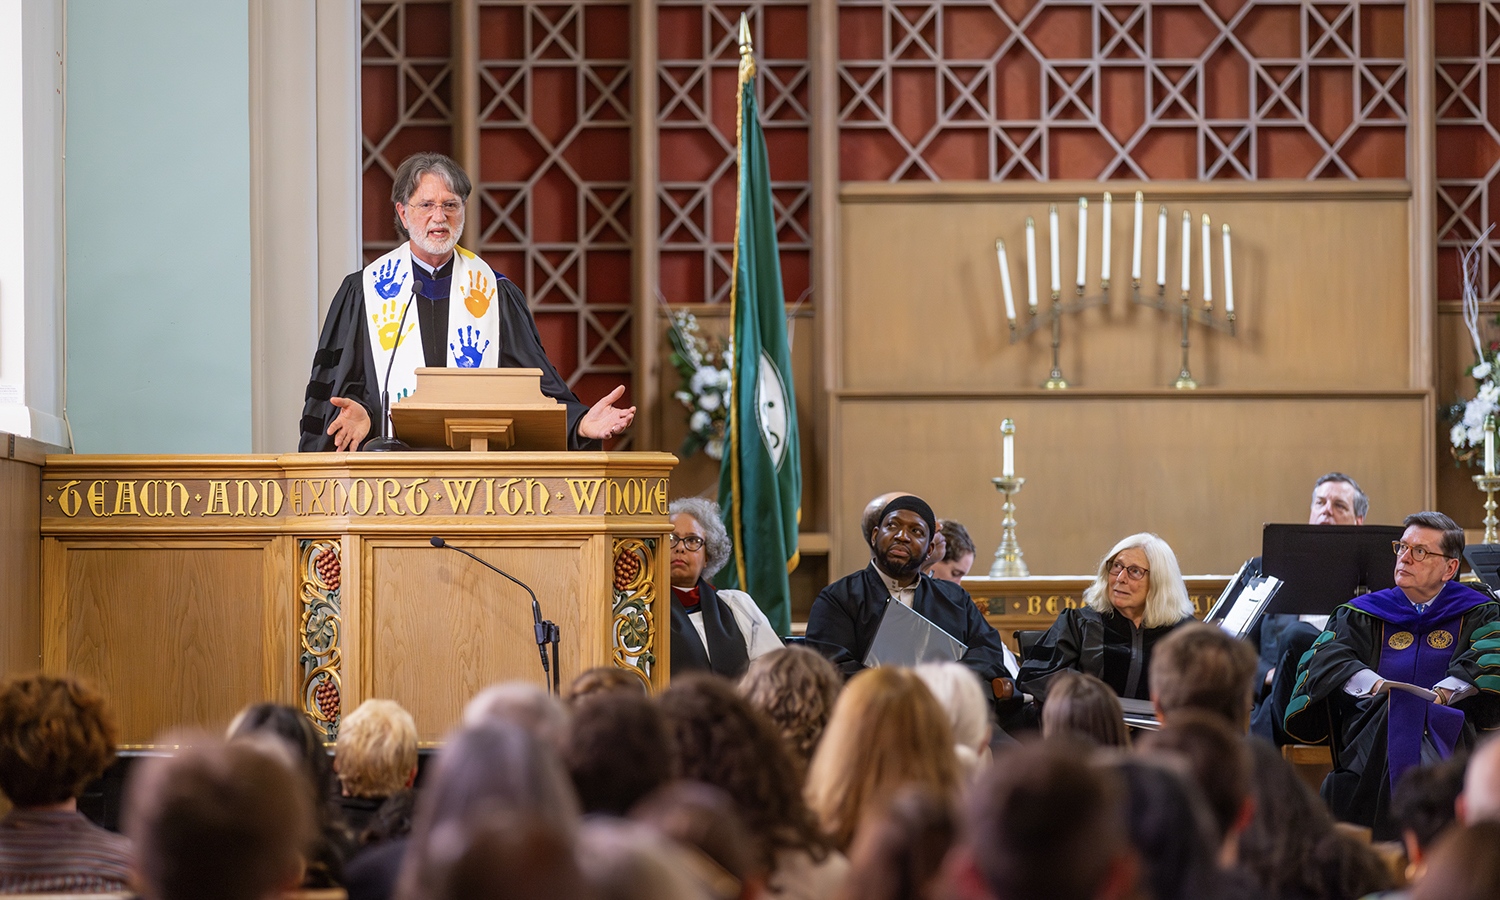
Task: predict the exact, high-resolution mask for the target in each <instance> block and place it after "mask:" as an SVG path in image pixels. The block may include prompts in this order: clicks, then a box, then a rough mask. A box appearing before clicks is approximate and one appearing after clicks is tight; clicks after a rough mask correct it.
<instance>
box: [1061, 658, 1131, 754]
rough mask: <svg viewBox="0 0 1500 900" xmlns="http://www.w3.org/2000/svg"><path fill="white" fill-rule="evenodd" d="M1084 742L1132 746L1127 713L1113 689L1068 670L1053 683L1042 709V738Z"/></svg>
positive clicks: (1088, 676)
mask: <svg viewBox="0 0 1500 900" xmlns="http://www.w3.org/2000/svg"><path fill="white" fill-rule="evenodd" d="M1069 736H1071V737H1072V738H1074V739H1083V740H1087V741H1090V742H1092V743H1094V744H1098V745H1100V746H1103V747H1128V746H1130V732H1129V729H1127V728H1126V727H1125V712H1124V710H1122V709H1121V708H1120V698H1119V697H1116V696H1115V692H1114V690H1113V689H1111V688H1110V686H1109V685H1107V684H1105V683H1104V682H1103V681H1101V680H1099V679H1098V678H1096V677H1095V676H1093V675H1085V674H1084V673H1082V672H1075V671H1073V670H1072V669H1064V670H1062V671H1061V672H1058V673H1057V676H1056V677H1055V678H1053V679H1052V686H1051V687H1050V688H1048V690H1047V703H1046V705H1044V706H1043V707H1042V737H1044V738H1053V737H1069Z"/></svg>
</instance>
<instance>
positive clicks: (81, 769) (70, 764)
mask: <svg viewBox="0 0 1500 900" xmlns="http://www.w3.org/2000/svg"><path fill="white" fill-rule="evenodd" d="M118 733H119V732H118V731H117V729H116V727H115V720H114V716H112V715H111V714H110V712H109V710H108V709H106V708H105V705H104V698H103V697H102V696H101V695H99V694H98V693H96V692H95V691H94V690H93V689H92V688H90V687H88V686H87V685H85V684H83V683H82V682H80V681H77V680H75V679H72V678H57V677H53V676H51V675H26V676H22V677H18V678H10V679H8V680H6V682H5V683H4V685H3V686H0V791H4V792H5V796H6V797H8V798H9V799H10V802H11V803H12V804H14V805H15V806H17V807H20V808H22V809H26V808H31V807H39V806H53V805H55V804H59V803H66V802H68V801H70V800H74V799H76V798H77V797H78V795H79V794H81V793H83V789H84V786H85V785H87V784H88V783H89V782H91V781H93V780H94V779H95V778H98V777H99V776H100V775H101V774H103V772H104V770H105V769H106V768H107V767H108V766H109V764H110V762H111V761H113V760H114V758H115V741H116V738H117V735H118Z"/></svg>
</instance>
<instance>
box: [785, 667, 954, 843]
mask: <svg viewBox="0 0 1500 900" xmlns="http://www.w3.org/2000/svg"><path fill="white" fill-rule="evenodd" d="M909 784H914V785H918V786H922V787H927V788H930V789H931V790H933V791H934V792H936V793H939V794H943V795H951V794H952V793H954V792H955V791H956V790H957V787H958V784H959V771H958V759H957V757H956V756H955V755H954V752H953V728H952V726H950V725H949V724H948V716H947V714H946V713H945V712H944V711H943V707H942V705H941V704H939V703H938V702H937V698H935V697H933V696H932V691H930V690H928V689H927V685H926V684H924V683H923V682H922V679H921V678H919V677H917V674H916V673H915V672H913V671H912V670H911V669H903V668H898V667H895V666H883V667H881V668H876V669H866V670H864V671H863V672H860V673H859V674H857V675H855V676H854V677H853V678H851V679H849V683H848V684H847V685H846V686H845V687H844V692H843V693H842V694H840V695H839V699H838V702H837V703H836V704H834V707H833V717H832V718H831V719H829V721H828V729H827V730H826V731H824V733H823V740H822V741H821V742H820V743H819V744H818V749H817V752H816V753H814V754H813V759H812V765H811V766H810V767H809V768H808V772H807V787H806V790H805V792H804V793H805V794H806V797H807V802H808V805H809V806H810V807H812V810H813V812H814V813H815V814H816V815H817V816H818V820H819V822H820V823H821V824H822V826H823V830H824V831H825V832H827V833H828V835H829V837H830V838H832V839H833V842H834V844H835V845H836V846H837V847H839V848H840V849H845V848H847V847H848V846H849V844H850V842H851V841H852V840H853V838H854V832H855V830H856V829H857V828H858V826H859V822H860V819H861V818H862V817H863V816H864V814H865V813H866V811H868V810H870V809H873V808H874V807H875V805H876V804H879V803H883V802H885V801H886V800H887V798H889V797H890V796H891V795H892V794H894V793H895V792H896V791H897V790H899V789H900V788H901V787H903V786H905V785H909Z"/></svg>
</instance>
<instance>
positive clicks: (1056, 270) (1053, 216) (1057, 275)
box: [1047, 203, 1062, 294]
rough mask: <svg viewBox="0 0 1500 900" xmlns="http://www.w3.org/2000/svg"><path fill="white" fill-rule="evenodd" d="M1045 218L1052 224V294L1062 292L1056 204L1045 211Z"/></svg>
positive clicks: (1060, 252) (1060, 251) (1060, 253)
mask: <svg viewBox="0 0 1500 900" xmlns="http://www.w3.org/2000/svg"><path fill="white" fill-rule="evenodd" d="M1047 218H1048V219H1050V220H1051V223H1052V293H1054V294H1057V293H1061V292H1062V250H1061V249H1059V244H1058V239H1057V204H1056V203H1054V204H1052V207H1051V208H1050V209H1048V210H1047Z"/></svg>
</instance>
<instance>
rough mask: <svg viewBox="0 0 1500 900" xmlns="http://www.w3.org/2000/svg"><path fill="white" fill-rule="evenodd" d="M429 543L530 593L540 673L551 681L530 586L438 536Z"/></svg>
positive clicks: (542, 625)
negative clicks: (451, 552) (451, 551)
mask: <svg viewBox="0 0 1500 900" xmlns="http://www.w3.org/2000/svg"><path fill="white" fill-rule="evenodd" d="M431 543H432V546H434V547H437V548H439V549H442V548H445V547H446V548H447V549H449V550H457V551H458V552H459V553H462V554H463V555H464V556H467V557H468V558H469V559H472V560H474V561H475V562H477V563H479V564H480V565H481V566H484V567H485V568H486V569H489V570H490V571H492V572H497V573H499V574H501V575H504V576H505V577H506V578H509V579H510V580H511V581H514V582H515V583H516V584H518V585H520V586H521V587H522V588H523V589H525V591H526V593H528V594H530V595H531V618H532V621H533V622H535V623H536V624H535V626H534V627H535V628H536V649H537V652H538V653H540V654H541V655H542V674H543V675H544V676H546V680H547V682H548V683H551V681H552V678H551V670H550V669H549V668H548V666H547V650H546V647H545V645H546V643H547V632H548V628H547V626H546V624H545V623H543V622H542V606H541V604H540V603H538V602H537V599H536V592H535V591H533V590H532V589H531V588H529V587H527V586H526V582H524V581H522V580H521V579H519V578H517V577H515V576H514V575H512V574H510V573H509V572H506V571H504V570H503V569H500V568H497V567H496V566H493V565H491V564H489V563H487V562H485V561H484V560H482V559H480V558H479V557H477V556H475V555H474V554H472V553H470V552H469V551H467V550H465V549H464V548H462V547H455V546H453V545H452V544H450V543H448V542H447V541H445V540H443V539H442V538H440V537H434V538H433V539H432V541H431Z"/></svg>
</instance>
